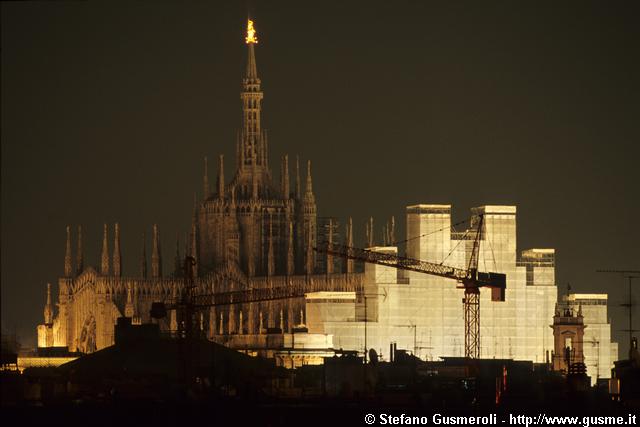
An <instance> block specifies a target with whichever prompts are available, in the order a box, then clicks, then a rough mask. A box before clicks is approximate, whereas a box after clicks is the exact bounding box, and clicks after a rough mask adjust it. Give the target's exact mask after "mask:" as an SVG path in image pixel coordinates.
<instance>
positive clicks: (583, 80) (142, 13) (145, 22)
mask: <svg viewBox="0 0 640 427" xmlns="http://www.w3.org/2000/svg"><path fill="white" fill-rule="evenodd" d="M345 3H346V2H343V1H337V2H329V1H318V2H279V1H269V2H256V3H254V4H253V5H252V6H251V10H252V12H251V13H252V15H253V17H254V19H255V21H256V28H257V30H258V37H259V40H260V43H259V45H258V46H257V60H258V72H259V74H260V77H261V78H262V81H263V90H264V92H265V100H264V104H263V106H264V116H263V123H265V127H267V128H268V129H269V143H270V144H269V145H270V149H271V153H270V157H271V162H272V164H274V165H276V166H275V168H274V169H275V170H274V174H275V175H276V176H277V175H278V172H279V170H278V166H277V165H278V163H277V159H278V158H279V157H280V156H281V155H282V154H284V153H285V152H286V153H290V154H292V155H295V154H296V153H297V154H300V155H301V157H302V159H305V160H306V159H312V160H313V177H314V189H315V191H316V197H317V201H318V205H319V214H320V215H322V216H328V215H333V216H338V217H341V218H344V217H346V216H348V215H352V216H353V217H354V224H355V226H356V238H357V239H358V240H359V243H362V241H363V237H364V223H365V218H366V217H368V216H369V215H373V216H374V218H376V220H377V222H376V224H377V226H379V225H380V224H381V222H382V221H381V220H382V218H387V217H389V216H391V215H395V216H396V218H397V219H398V222H399V223H400V225H401V227H402V230H401V231H402V232H404V207H405V206H406V205H408V204H413V203H451V204H453V207H454V214H453V216H454V218H453V220H454V222H456V221H459V220H462V219H464V218H465V217H468V213H469V208H471V207H472V206H479V205H483V204H516V205H517V206H518V249H519V250H522V249H526V248H529V247H553V248H556V250H557V279H558V280H557V281H558V285H559V289H560V290H562V291H563V292H564V290H565V288H566V283H567V282H571V285H572V288H573V290H574V291H575V292H609V294H610V316H611V317H612V318H613V322H614V324H613V327H614V329H616V330H618V329H622V328H626V320H625V319H626V314H625V312H624V311H623V310H622V309H621V308H619V307H617V306H616V305H617V304H619V303H620V302H622V298H623V297H624V294H625V293H626V285H625V282H624V281H623V280H622V279H621V278H618V277H616V276H605V275H598V274H596V273H595V270H596V269H597V268H617V269H619V268H633V269H640V249H639V246H638V241H639V238H640V233H639V232H638V228H637V219H638V218H639V217H640V191H639V189H638V186H639V183H640V172H639V167H638V154H639V151H640V150H639V149H638V144H639V143H640V131H639V130H638V129H639V128H638V125H639V123H640V120H639V118H640V77H639V76H640V60H639V56H640V49H639V48H638V46H639V42H640V25H639V24H638V16H640V13H639V12H640V10H639V8H638V6H637V2H627V3H624V2H584V1H581V2H549V3H542V2H535V6H534V5H533V4H532V3H525V2H507V1H505V2H496V3H494V2H451V1H443V2H429V1H420V2H418V1H412V2H406V1H393V2H389V1H385V2H349V4H345ZM634 3H635V4H634ZM1 7H2V330H3V332H4V331H13V330H15V331H17V333H18V334H19V336H20V337H21V338H22V340H23V342H25V343H27V344H34V343H35V326H36V324H37V323H39V322H41V321H42V306H43V303H44V290H45V284H46V282H48V281H49V282H52V283H54V284H55V283H56V278H57V277H58V276H59V275H61V274H62V269H63V258H64V240H65V225H66V224H73V225H74V226H75V225H77V224H82V225H83V228H84V230H85V239H84V244H85V259H86V261H88V262H89V263H90V264H94V265H95V264H97V263H98V256H99V250H100V246H101V234H102V223H103V222H109V223H113V222H115V221H119V222H120V225H121V229H122V244H123V254H124V270H125V274H137V272H138V269H137V266H138V256H139V253H140V240H141V233H142V232H143V230H146V231H147V233H149V231H150V227H151V224H152V223H154V222H157V223H158V224H159V226H160V230H161V233H162V236H163V249H164V258H165V270H166V269H168V268H169V267H170V265H171V262H172V255H173V251H174V241H175V236H176V233H178V232H179V233H183V232H185V231H186V230H187V229H188V226H189V222H190V214H191V209H192V203H193V192H194V191H196V190H197V191H198V193H199V194H201V182H202V179H201V173H202V158H203V157H204V156H205V155H207V156H209V158H210V159H215V156H217V154H219V153H222V154H224V155H225V158H226V171H227V179H230V175H231V171H232V165H233V162H234V161H235V159H234V147H235V135H236V130H237V128H238V127H239V126H240V99H239V92H240V81H241V76H242V73H243V71H244V65H245V45H244V43H243V36H244V34H243V32H244V26H245V19H246V16H247V10H248V8H247V4H246V3H245V2H238V3H233V2H189V3H183V2H180V3H177V2H176V3H160V2H152V3H151V2H149V3H140V2H123V3H120V4H114V3H113V2H107V3H102V4H100V3H99V4H96V3H94V2H68V3H64V2H45V3H30V2H4V3H2V6H1ZM212 163H214V164H215V160H213V161H212ZM214 169H215V168H214ZM214 173H215V170H214V171H213V172H212V173H211V175H212V176H213V175H214ZM213 182H214V180H213V178H212V185H213ZM377 230H378V231H377V233H378V234H379V233H380V229H379V227H377ZM639 284H640V283H639ZM54 288H55V289H56V291H57V286H54ZM636 289H637V291H636V293H637V294H638V295H640V286H637V287H636ZM623 291H624V292H623ZM637 299H640V298H637ZM635 312H636V313H638V314H640V310H637V309H636V310H635ZM635 325H636V326H637V327H640V321H639V322H636V323H635ZM615 336H616V338H617V340H618V341H620V343H621V351H620V355H621V356H624V355H625V354H626V349H627V348H628V346H627V344H626V339H625V338H623V334H622V333H620V332H616V334H615Z"/></svg>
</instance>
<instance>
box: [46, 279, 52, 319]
mask: <svg viewBox="0 0 640 427" xmlns="http://www.w3.org/2000/svg"><path fill="white" fill-rule="evenodd" d="M44 324H45V325H53V305H52V304H51V283H47V303H46V304H45V306H44Z"/></svg>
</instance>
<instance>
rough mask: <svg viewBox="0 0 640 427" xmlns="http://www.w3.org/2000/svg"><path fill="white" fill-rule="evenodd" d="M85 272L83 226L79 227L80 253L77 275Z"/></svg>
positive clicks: (77, 261)
mask: <svg viewBox="0 0 640 427" xmlns="http://www.w3.org/2000/svg"><path fill="white" fill-rule="evenodd" d="M82 270H84V254H83V253H82V226H81V225H79V226H78V253H77V254H76V274H80V273H82Z"/></svg>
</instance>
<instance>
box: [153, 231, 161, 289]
mask: <svg viewBox="0 0 640 427" xmlns="http://www.w3.org/2000/svg"><path fill="white" fill-rule="evenodd" d="M160 252H161V251H160V231H158V224H153V247H152V252H151V277H153V278H154V279H155V278H158V277H162V257H161V253H160Z"/></svg>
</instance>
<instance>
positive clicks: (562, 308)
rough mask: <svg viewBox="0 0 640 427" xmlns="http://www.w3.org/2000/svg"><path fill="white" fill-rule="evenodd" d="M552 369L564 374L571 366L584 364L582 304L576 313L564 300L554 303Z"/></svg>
mask: <svg viewBox="0 0 640 427" xmlns="http://www.w3.org/2000/svg"><path fill="white" fill-rule="evenodd" d="M551 327H552V328H553V342H554V346H553V348H554V351H553V366H552V367H553V370H554V371H560V372H563V373H565V374H567V373H569V372H570V371H571V370H572V367H579V366H584V353H583V350H582V349H583V345H582V344H583V337H584V328H586V326H585V325H584V319H583V317H582V306H579V307H578V311H577V313H575V312H574V309H573V307H570V306H569V304H567V303H566V302H559V303H557V304H556V313H555V315H554V316H553V325H552V326H551Z"/></svg>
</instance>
